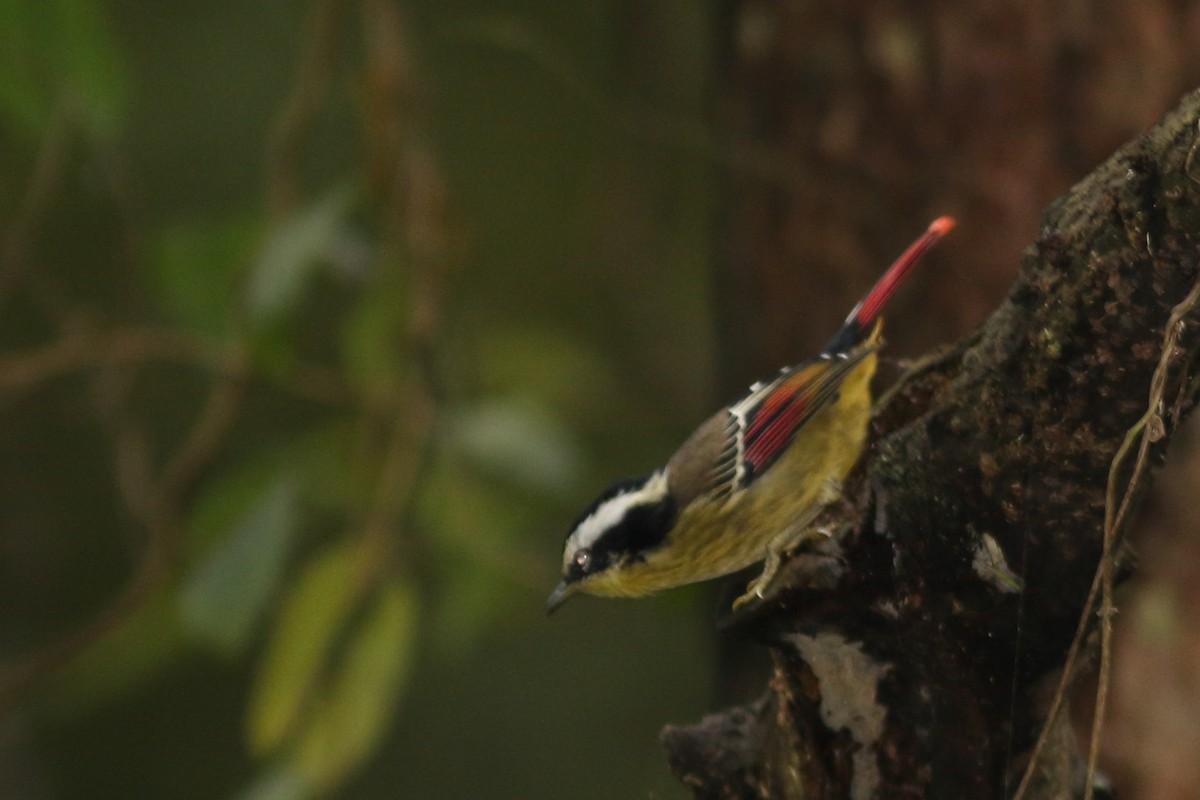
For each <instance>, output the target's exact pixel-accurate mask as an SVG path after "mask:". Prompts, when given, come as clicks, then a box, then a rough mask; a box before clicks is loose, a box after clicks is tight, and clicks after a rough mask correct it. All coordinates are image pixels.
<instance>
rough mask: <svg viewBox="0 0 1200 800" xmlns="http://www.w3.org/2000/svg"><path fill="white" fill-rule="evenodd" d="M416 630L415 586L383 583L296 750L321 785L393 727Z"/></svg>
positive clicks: (336, 777) (330, 782)
mask: <svg viewBox="0 0 1200 800" xmlns="http://www.w3.org/2000/svg"><path fill="white" fill-rule="evenodd" d="M416 630H417V595H416V592H415V590H414V589H413V588H412V587H411V586H410V585H409V584H408V583H405V582H401V581H398V580H394V581H391V582H389V583H387V584H385V585H384V586H382V587H381V588H380V591H379V592H378V594H377V595H376V597H375V598H374V602H373V604H372V606H371V607H370V608H369V609H368V610H367V612H366V615H365V617H364V619H363V620H362V622H361V624H360V626H359V627H358V629H357V631H356V632H355V633H354V635H353V638H352V639H351V640H350V642H349V645H348V646H347V648H346V652H345V655H344V657H343V658H342V659H341V661H340V662H339V664H338V665H337V668H336V669H335V670H334V671H333V672H332V674H331V675H330V676H329V690H328V692H326V693H325V694H324V695H323V696H322V697H321V698H320V701H319V703H318V706H317V708H316V711H315V713H314V714H313V716H312V717H311V718H310V720H309V723H308V725H307V726H306V728H305V730H304V733H303V735H302V737H301V739H300V741H299V745H298V748H297V750H296V758H297V760H298V764H299V767H300V769H301V770H302V771H303V772H304V774H306V775H307V776H309V777H310V778H311V779H312V780H313V782H314V783H315V784H316V785H317V786H318V787H330V786H333V785H335V784H337V783H338V782H339V781H341V779H342V778H344V777H345V776H346V775H347V774H348V773H349V772H350V771H351V770H353V769H354V768H355V767H357V766H358V765H359V764H360V763H362V761H363V760H364V759H365V758H366V757H367V756H369V755H370V754H371V753H372V752H373V751H374V749H375V747H376V746H377V745H378V743H379V741H380V739H382V738H383V735H384V734H385V733H386V732H387V729H388V724H389V723H390V722H391V719H392V717H393V714H394V712H395V705H396V700H397V699H398V697H399V696H400V694H401V692H402V691H403V690H404V687H405V685H406V684H407V683H408V679H409V674H410V671H411V668H412V662H413V644H414V640H415V638H416V636H415V634H416Z"/></svg>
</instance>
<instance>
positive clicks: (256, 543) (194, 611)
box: [179, 474, 300, 655]
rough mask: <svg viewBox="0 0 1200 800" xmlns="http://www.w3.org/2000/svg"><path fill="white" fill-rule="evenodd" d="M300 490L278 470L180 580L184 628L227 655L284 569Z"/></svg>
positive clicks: (240, 644)
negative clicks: (241, 514) (212, 546)
mask: <svg viewBox="0 0 1200 800" xmlns="http://www.w3.org/2000/svg"><path fill="white" fill-rule="evenodd" d="M299 499H300V492H299V487H298V485H297V482H296V479H295V477H294V476H293V475H291V474H285V475H282V476H279V477H278V478H277V479H276V480H275V482H274V483H272V484H271V485H270V486H268V487H267V488H266V490H265V491H263V493H262V494H261V495H260V496H259V497H258V498H257V499H256V500H255V502H254V503H253V504H252V505H251V506H250V508H249V509H248V510H247V511H246V513H245V515H244V516H243V517H242V518H241V519H239V520H238V521H237V522H236V523H235V524H234V525H233V527H232V529H231V530H230V531H229V533H228V534H227V535H226V536H225V538H224V540H223V541H221V542H220V543H219V544H218V545H217V546H216V547H215V548H213V549H212V551H211V552H210V553H209V554H208V555H207V556H206V557H205V558H203V559H202V560H201V561H200V563H199V564H198V565H197V566H196V568H195V569H194V570H193V571H192V573H191V575H189V576H188V577H187V579H186V580H185V581H184V584H183V587H182V588H181V590H180V595H179V613H180V616H181V618H182V619H183V622H184V624H185V626H186V627H187V629H188V630H189V631H190V632H191V633H193V634H194V635H196V636H198V637H199V638H200V639H201V640H203V641H205V642H207V643H208V644H210V645H212V646H213V647H215V648H216V649H217V650H219V651H220V652H222V653H224V654H226V655H233V654H235V653H237V652H239V651H240V650H241V649H242V648H244V647H245V645H246V644H247V642H248V641H249V639H250V636H251V634H253V633H254V630H255V628H256V627H257V625H258V623H259V622H260V620H261V619H262V617H263V615H264V613H265V611H266V610H267V607H268V604H269V602H270V600H271V598H272V597H273V596H274V594H275V591H276V589H277V587H278V585H279V581H280V578H281V577H282V575H283V568H284V564H285V563H286V561H287V555H288V552H289V551H290V549H291V545H292V542H293V540H294V539H295V532H296V530H297V528H298V522H299Z"/></svg>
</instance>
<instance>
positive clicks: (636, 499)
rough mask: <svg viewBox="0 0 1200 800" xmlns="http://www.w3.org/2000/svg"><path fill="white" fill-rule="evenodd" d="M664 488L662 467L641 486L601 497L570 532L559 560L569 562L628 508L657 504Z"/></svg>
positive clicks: (662, 495) (619, 519) (665, 492)
mask: <svg viewBox="0 0 1200 800" xmlns="http://www.w3.org/2000/svg"><path fill="white" fill-rule="evenodd" d="M667 491H668V486H667V471H666V470H665V469H663V470H660V471H658V472H655V473H654V474H653V475H651V476H650V478H649V479H648V480H647V481H646V483H645V484H644V485H642V486H640V487H638V488H636V489H631V490H630V491H628V492H622V493H621V494H618V495H616V496H615V497H610V498H609V499H607V500H605V501H604V502H603V503H601V504H600V507H599V508H597V509H596V510H595V511H593V512H592V513H591V514H589V515H588V516H587V517H586V518H585V519H584V520H583V522H581V523H579V527H577V528H576V529H575V530H574V531H573V532H572V533H571V538H570V539H569V540H568V542H567V548H566V550H565V552H564V553H563V563H564V564H566V563H568V562H570V561H571V559H572V557H573V556H574V554H575V553H576V552H577V551H578V550H579V549H580V548H582V547H592V546H593V545H595V544H596V542H597V540H599V538H600V537H601V535H603V534H604V532H605V531H607V530H609V529H611V528H612V527H614V526H616V525H618V524H619V523H620V522H621V520H622V519H624V517H625V513H626V512H627V511H628V510H629V509H631V508H635V507H637V506H643V505H651V504H653V503H657V502H658V501H660V500H662V499H663V497H665V496H666V494H667Z"/></svg>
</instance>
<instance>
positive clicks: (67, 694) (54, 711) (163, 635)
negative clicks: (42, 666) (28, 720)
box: [40, 586, 187, 716]
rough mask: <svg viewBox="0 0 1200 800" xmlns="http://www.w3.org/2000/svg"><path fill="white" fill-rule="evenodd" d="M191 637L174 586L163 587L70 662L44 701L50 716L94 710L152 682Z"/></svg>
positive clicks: (179, 652)
mask: <svg viewBox="0 0 1200 800" xmlns="http://www.w3.org/2000/svg"><path fill="white" fill-rule="evenodd" d="M186 642H187V637H186V636H185V635H184V634H183V630H182V628H181V627H180V625H179V617H178V615H177V614H176V612H175V602H174V594H173V589H172V587H167V586H164V587H161V588H160V589H159V590H158V591H156V592H155V593H154V594H153V595H151V596H150V597H148V598H146V599H145V601H144V602H143V603H142V604H141V605H140V606H138V608H137V609H136V610H135V611H134V612H133V613H132V614H130V615H129V616H128V617H127V618H125V619H124V620H122V621H121V623H120V624H118V625H117V626H116V627H115V628H113V629H112V630H111V631H108V632H107V633H106V634H105V635H104V636H103V637H102V638H101V639H99V641H97V642H96V643H95V644H94V645H93V646H92V647H91V648H89V649H88V650H86V651H85V652H84V653H83V654H82V655H80V656H79V657H77V658H75V659H72V660H71V661H70V663H69V664H68V665H67V666H66V668H65V669H64V670H63V671H62V672H61V673H60V674H59V675H57V676H56V677H55V678H54V680H53V682H52V684H51V687H50V688H49V690H48V691H46V692H45V693H44V694H43V696H42V698H41V699H42V702H41V704H40V709H41V710H42V711H43V713H46V714H48V715H52V716H59V715H61V716H71V715H78V714H82V713H85V712H87V711H90V710H92V709H94V708H96V707H97V706H99V705H101V704H103V703H105V702H108V701H110V700H112V699H113V698H114V697H117V696H119V695H121V694H123V693H124V692H127V691H130V690H131V689H132V688H133V687H135V686H137V685H139V684H140V683H142V682H144V681H146V680H148V679H149V678H150V677H151V676H152V675H154V674H155V673H157V672H158V671H159V670H161V669H163V668H164V667H166V666H167V665H168V664H170V663H172V661H173V660H174V659H175V658H176V657H178V656H179V655H181V654H182V652H183V650H184V645H185V644H186Z"/></svg>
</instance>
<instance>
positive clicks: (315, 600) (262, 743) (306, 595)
mask: <svg viewBox="0 0 1200 800" xmlns="http://www.w3.org/2000/svg"><path fill="white" fill-rule="evenodd" d="M357 545H358V543H357V542H351V541H345V542H340V543H338V544H337V545H335V546H333V547H332V548H330V549H328V550H326V551H324V552H322V553H320V554H318V555H317V556H316V557H314V558H313V559H312V561H311V562H309V564H308V565H307V567H306V568H305V569H304V571H303V572H302V573H301V574H300V576H299V578H298V579H297V581H296V583H295V584H294V585H293V586H292V588H291V591H290V592H289V593H288V595H287V597H286V599H285V600H284V603H283V607H282V609H281V610H280V613H279V616H278V618H277V619H276V620H275V627H274V630H272V632H271V636H270V638H269V640H268V642H267V648H266V652H265V653H264V654H263V658H262V661H261V662H260V663H259V668H258V674H257V676H256V678H255V681H254V687H253V690H252V693H251V697H250V707H249V712H248V714H249V716H248V719H247V738H248V740H249V745H250V750H251V752H253V753H254V754H255V755H258V756H264V755H266V754H268V753H270V752H272V751H274V750H276V749H277V748H278V747H279V746H280V745H281V744H282V743H283V742H284V740H285V739H286V738H287V736H288V734H289V733H291V732H292V731H293V729H294V728H295V726H297V725H298V724H299V723H300V722H301V721H302V719H303V717H304V715H305V713H306V711H308V710H309V703H310V702H311V700H312V699H313V697H314V695H315V693H316V691H317V689H318V686H319V682H320V680H321V678H322V676H323V675H324V673H325V670H326V667H327V665H328V663H329V660H330V658H331V653H332V650H333V646H334V643H335V642H336V640H337V638H338V636H339V635H340V634H341V631H342V629H343V627H344V626H345V625H346V621H347V620H348V619H349V617H350V614H351V612H352V611H353V604H354V600H355V598H356V596H357V592H358V588H357V587H358V580H359V569H360V564H359V561H360V559H359V552H358V546H357Z"/></svg>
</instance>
